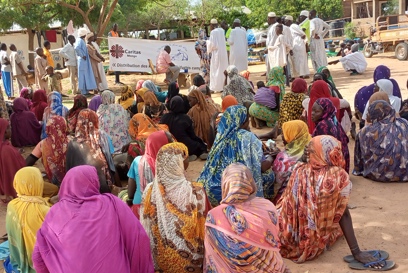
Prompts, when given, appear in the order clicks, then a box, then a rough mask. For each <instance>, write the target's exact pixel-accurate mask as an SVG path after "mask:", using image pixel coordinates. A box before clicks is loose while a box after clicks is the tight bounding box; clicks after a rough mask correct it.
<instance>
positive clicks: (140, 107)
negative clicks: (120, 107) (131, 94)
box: [135, 88, 149, 113]
mask: <svg viewBox="0 0 408 273" xmlns="http://www.w3.org/2000/svg"><path fill="white" fill-rule="evenodd" d="M147 91H149V89H147V88H139V89H138V90H137V91H136V92H135V93H136V101H137V112H138V113H142V112H143V109H144V100H143V97H144V94H145V93H146V92H147Z"/></svg>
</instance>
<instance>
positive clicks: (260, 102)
mask: <svg viewBox="0 0 408 273" xmlns="http://www.w3.org/2000/svg"><path fill="white" fill-rule="evenodd" d="M256 85H257V87H258V91H256V94H255V96H254V103H252V105H251V107H249V114H250V115H251V117H252V118H254V119H255V120H254V121H255V127H256V128H257V129H260V128H261V126H260V122H259V120H262V121H265V122H266V126H268V127H274V126H275V124H276V123H277V121H278V120H279V93H280V90H279V87H277V86H271V87H270V88H268V87H265V84H264V82H262V81H259V82H258V83H257V84H256ZM275 90H276V91H277V92H276V91H275Z"/></svg>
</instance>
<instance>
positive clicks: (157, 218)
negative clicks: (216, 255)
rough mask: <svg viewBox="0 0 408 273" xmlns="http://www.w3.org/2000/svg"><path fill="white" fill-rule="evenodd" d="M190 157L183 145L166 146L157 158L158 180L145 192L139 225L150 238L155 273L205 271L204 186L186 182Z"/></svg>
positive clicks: (172, 144)
mask: <svg viewBox="0 0 408 273" xmlns="http://www.w3.org/2000/svg"><path fill="white" fill-rule="evenodd" d="M187 157H188V150H187V147H186V146H185V145H184V144H182V143H179V142H174V143H171V144H167V145H165V146H163V147H162V148H161V149H160V151H159V153H158V155H157V171H156V178H155V179H154V181H153V183H150V184H149V185H148V186H147V188H146V190H145V191H144V193H143V201H142V205H141V208H140V222H141V223H142V225H143V227H144V229H145V230H146V232H147V234H148V236H149V237H150V246H151V249H152V253H153V260H154V266H155V270H156V271H160V272H199V271H201V270H202V269H201V268H202V264H203V258H204V223H205V217H206V212H207V211H208V207H207V204H206V198H205V192H204V190H203V188H202V185H200V184H199V183H194V182H189V181H187V180H186V177H185V171H184V164H183V161H184V160H185V159H186V158H187Z"/></svg>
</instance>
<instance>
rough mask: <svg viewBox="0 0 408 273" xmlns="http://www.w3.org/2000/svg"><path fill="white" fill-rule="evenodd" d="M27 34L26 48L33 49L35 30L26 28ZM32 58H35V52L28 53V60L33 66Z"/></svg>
mask: <svg viewBox="0 0 408 273" xmlns="http://www.w3.org/2000/svg"><path fill="white" fill-rule="evenodd" d="M27 35H28V50H29V51H34V37H35V31H33V29H31V28H27ZM34 58H35V54H30V53H28V62H29V64H30V65H31V66H33V67H34Z"/></svg>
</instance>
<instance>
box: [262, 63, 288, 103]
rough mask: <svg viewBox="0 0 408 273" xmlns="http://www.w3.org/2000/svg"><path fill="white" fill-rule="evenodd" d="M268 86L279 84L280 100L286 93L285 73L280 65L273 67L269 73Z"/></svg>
mask: <svg viewBox="0 0 408 273" xmlns="http://www.w3.org/2000/svg"><path fill="white" fill-rule="evenodd" d="M266 85H267V86H278V87H279V89H280V100H281V101H282V99H283V96H284V95H285V74H284V73H283V68H282V67H280V66H276V67H273V68H272V69H271V70H270V71H269V74H268V82H267V84H266Z"/></svg>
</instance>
